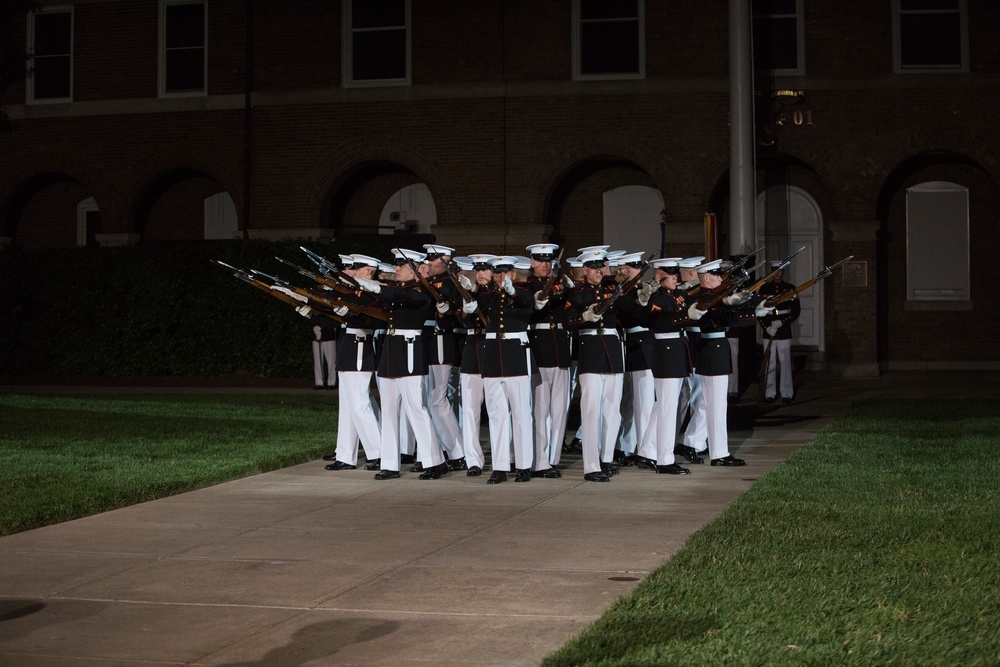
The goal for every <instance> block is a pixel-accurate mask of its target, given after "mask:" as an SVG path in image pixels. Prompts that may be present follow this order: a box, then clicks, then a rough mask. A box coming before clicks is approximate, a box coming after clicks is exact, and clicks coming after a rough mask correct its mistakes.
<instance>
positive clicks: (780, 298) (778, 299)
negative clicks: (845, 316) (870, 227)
mask: <svg viewBox="0 0 1000 667" xmlns="http://www.w3.org/2000/svg"><path fill="white" fill-rule="evenodd" d="M853 258H854V255H848V256H847V257H845V258H844V259H842V260H840V261H839V262H837V263H836V264H832V265H830V266H824V267H823V268H822V269H820V270H819V271H817V272H816V275H815V276H813V277H812V278H811V279H809V280H807V281H805V282H804V283H802V284H801V285H799V286H798V287H796V288H795V289H790V290H788V291H787V292H782V293H781V294H777V295H775V296H772V297H770V298H768V299H766V300H765V301H764V305H765V306H777V305H778V304H779V303H784V302H785V301H789V300H791V299H794V298H795V297H796V296H798V295H799V294H801V293H802V292H804V291H806V290H807V289H809V288H810V287H812V286H813V285H815V284H816V283H818V282H819V281H821V280H823V279H824V278H828V277H830V276H831V275H833V270H834V269H835V268H837V267H838V266H840V265H841V264H843V263H844V262H846V261H848V260H850V259H853Z"/></svg>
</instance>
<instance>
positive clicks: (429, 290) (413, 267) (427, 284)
mask: <svg viewBox="0 0 1000 667" xmlns="http://www.w3.org/2000/svg"><path fill="white" fill-rule="evenodd" d="M404 256H405V255H404ZM406 264H407V265H408V266H409V267H410V270H411V271H413V275H414V276H416V278H417V281H418V282H419V283H420V286H421V287H423V288H424V290H426V292H427V293H428V294H430V296H431V298H432V299H434V301H435V302H437V303H444V302H447V301H448V300H447V299H446V298H444V297H443V296H441V292H438V291H437V290H436V289H434V286H433V285H431V284H430V282H429V281H428V280H427V278H424V277H423V276H422V275H420V267H418V266H417V263H416V262H414V261H413V259H411V258H410V257H407V258H406Z"/></svg>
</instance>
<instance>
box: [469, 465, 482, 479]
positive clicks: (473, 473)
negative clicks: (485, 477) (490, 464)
mask: <svg viewBox="0 0 1000 667" xmlns="http://www.w3.org/2000/svg"><path fill="white" fill-rule="evenodd" d="M482 474H483V469H482V468H480V467H479V466H472V467H471V468H469V469H468V470H467V471H466V472H465V476H466V477H479V476H480V475H482Z"/></svg>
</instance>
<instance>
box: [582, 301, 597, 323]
mask: <svg viewBox="0 0 1000 667" xmlns="http://www.w3.org/2000/svg"><path fill="white" fill-rule="evenodd" d="M595 308H597V304H596V303H592V304H590V305H589V306H587V310H585V311H583V314H582V315H581V317H582V318H583V319H585V320H587V321H588V322H600V321H601V316H600V315H598V314H597V313H595V312H594V309H595Z"/></svg>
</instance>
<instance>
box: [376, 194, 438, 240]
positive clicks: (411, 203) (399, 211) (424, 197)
mask: <svg viewBox="0 0 1000 667" xmlns="http://www.w3.org/2000/svg"><path fill="white" fill-rule="evenodd" d="M436 224H437V207H436V206H435V205H434V197H433V196H432V195H431V191H430V188H428V187H427V185H426V184H425V183H414V184H413V185H407V186H406V187H403V188H400V189H399V190H396V192H394V193H393V194H392V196H391V197H389V199H388V201H386V202H385V205H384V206H383V207H382V212H381V213H380V214H379V217H378V233H379V234H394V233H395V232H396V231H409V232H411V233H414V234H430V233H431V228H432V227H433V226H434V225H436Z"/></svg>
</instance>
